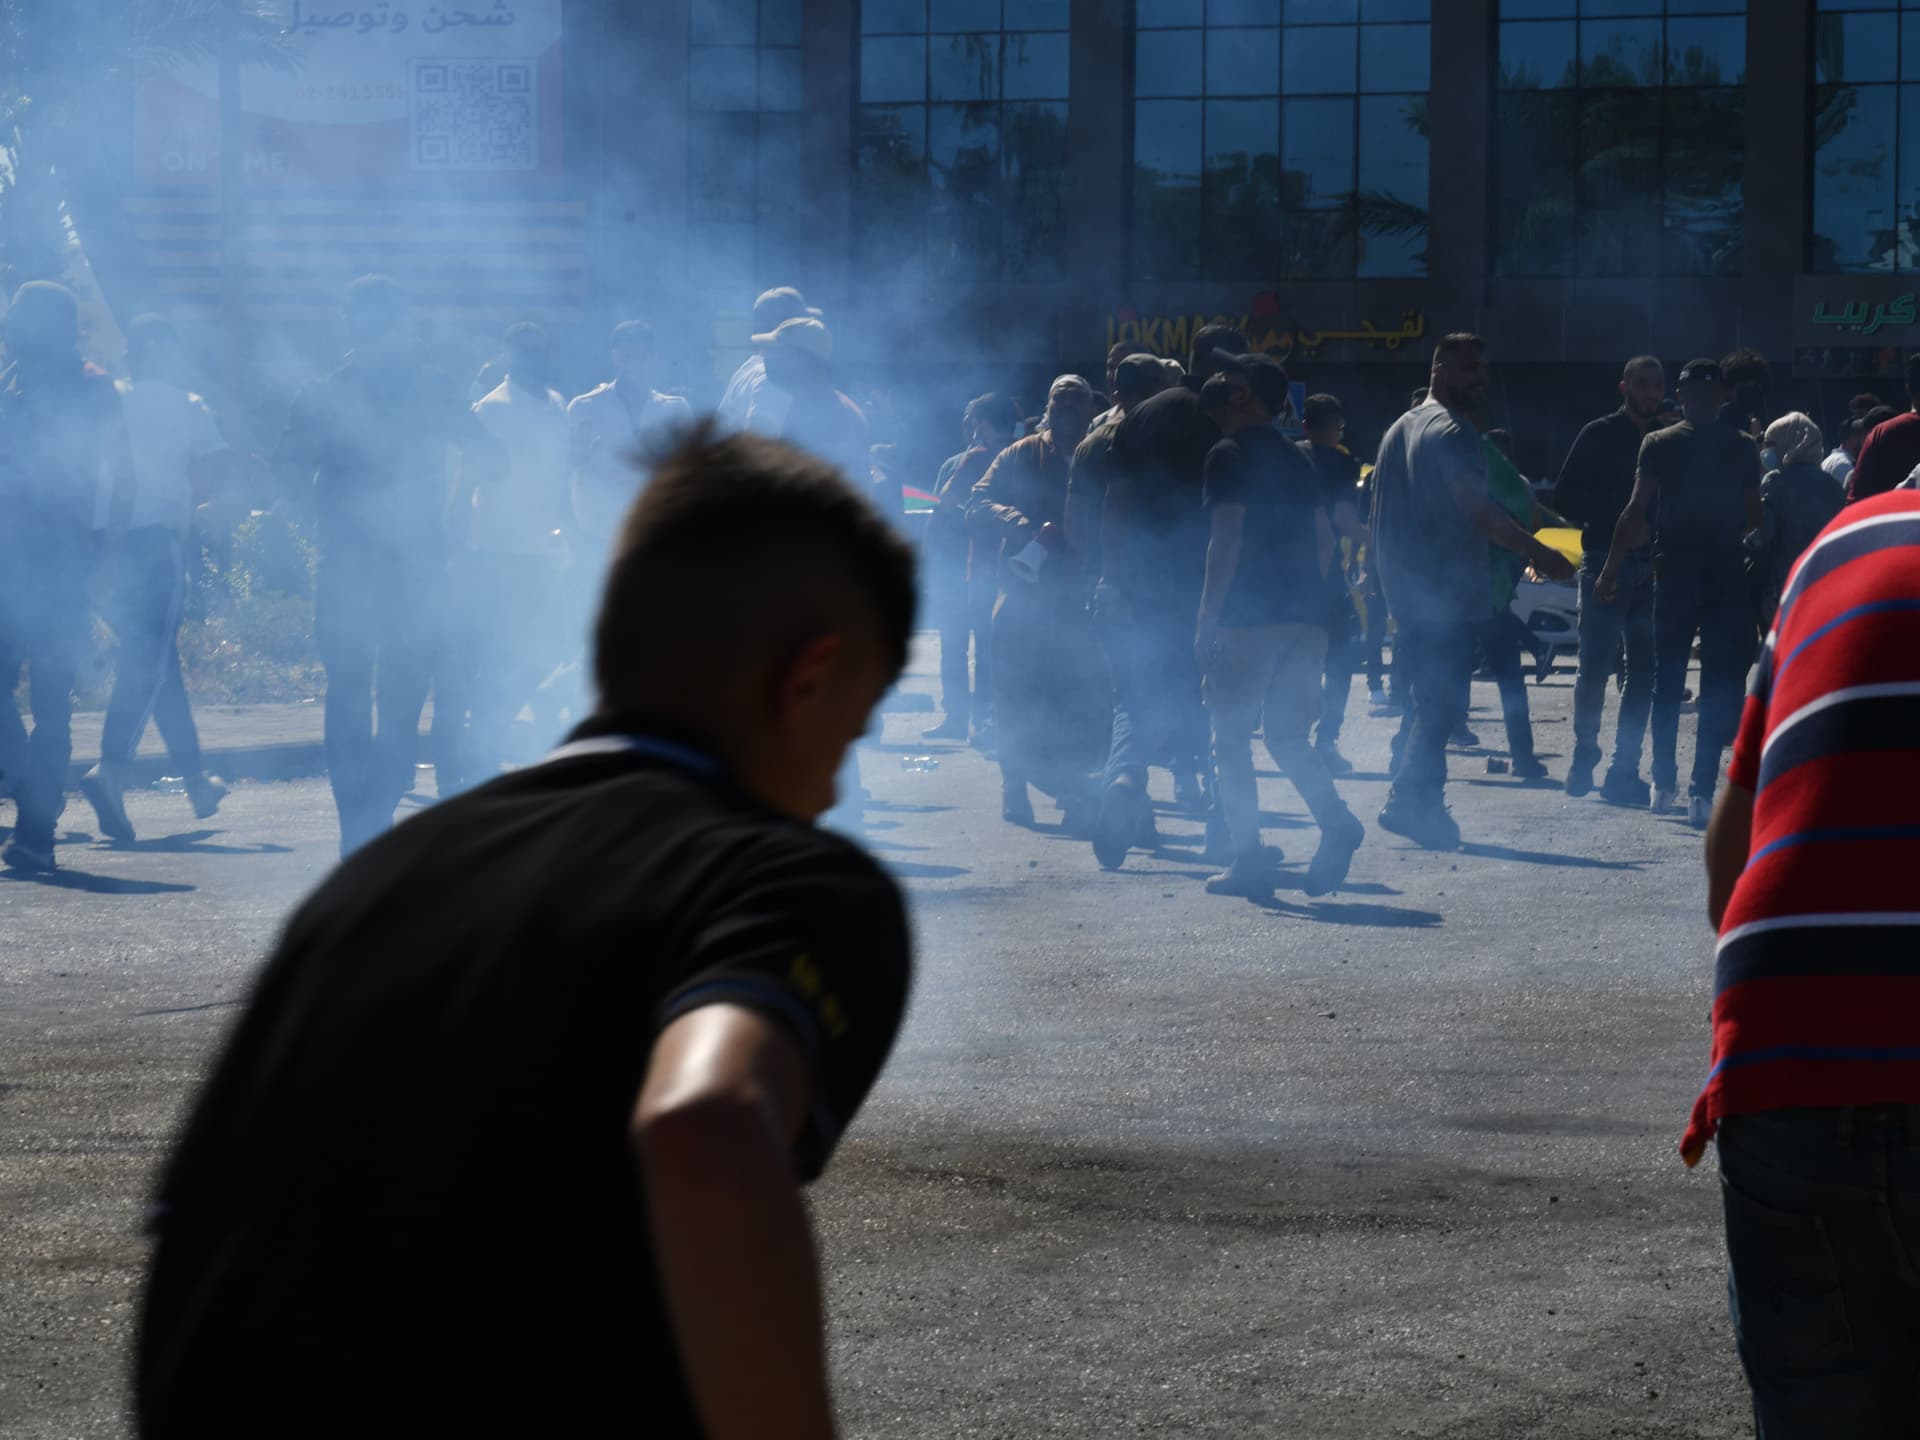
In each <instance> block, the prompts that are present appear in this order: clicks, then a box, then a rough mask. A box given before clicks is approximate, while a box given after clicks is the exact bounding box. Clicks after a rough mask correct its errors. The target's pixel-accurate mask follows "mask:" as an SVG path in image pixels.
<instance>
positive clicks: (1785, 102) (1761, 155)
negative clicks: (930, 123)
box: [1740, 0, 1814, 359]
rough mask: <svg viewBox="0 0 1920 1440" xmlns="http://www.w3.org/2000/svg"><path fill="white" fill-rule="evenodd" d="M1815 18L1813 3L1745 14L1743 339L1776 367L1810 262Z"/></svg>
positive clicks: (1789, 343) (1788, 342)
mask: <svg viewBox="0 0 1920 1440" xmlns="http://www.w3.org/2000/svg"><path fill="white" fill-rule="evenodd" d="M1813 11H1814V0H1767V3H1766V4H1764V5H1749V6H1748V7H1747V89H1746V125H1747V134H1746V144H1747V153H1746V167H1745V174H1744V175H1743V177H1742V182H1741V183H1742V193H1743V196H1744V201H1745V207H1744V212H1743V220H1742V224H1743V227H1744V233H1743V234H1742V236H1741V246H1742V250H1743V252H1744V254H1745V256H1746V267H1745V275H1744V278H1743V283H1742V286H1741V307H1740V308H1741V316H1740V332H1741V333H1740V339H1741V342H1742V343H1743V344H1748V345H1753V346H1755V347H1756V348H1758V349H1760V350H1763V351H1765V352H1766V353H1767V354H1768V355H1769V356H1771V357H1773V358H1775V359H1782V358H1785V357H1786V356H1788V355H1790V354H1791V353H1792V350H1793V323H1792V308H1791V307H1792V297H1793V282H1794V277H1795V276H1797V275H1799V274H1800V273H1801V271H1802V270H1804V269H1805V268H1806V262H1807V256H1806V243H1807V242H1806V231H1807V223H1806V221H1807V215H1808V200H1809V197H1810V189H1809V185H1810V175H1811V168H1812V167H1811V158H1812V157H1811V155H1810V154H1809V146H1810V144H1811V129H1812V113H1811V110H1812V104H1813V96H1812V90H1811V87H1810V86H1809V85H1808V83H1807V65H1808V60H1809V57H1810V56H1811V55H1812V53H1813V47H1812V36H1813Z"/></svg>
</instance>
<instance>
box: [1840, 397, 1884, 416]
mask: <svg viewBox="0 0 1920 1440" xmlns="http://www.w3.org/2000/svg"><path fill="white" fill-rule="evenodd" d="M1879 408H1880V397H1879V396H1878V395H1875V394H1874V393H1873V392H1872V391H1871V390H1862V391H1861V392H1860V393H1859V394H1858V395H1856V396H1854V397H1853V398H1852V399H1851V400H1849V401H1847V414H1849V415H1851V416H1852V417H1853V418H1854V419H1856V420H1858V419H1859V418H1860V417H1861V416H1862V415H1864V414H1866V413H1867V412H1868V411H1869V410H1877V409H1879Z"/></svg>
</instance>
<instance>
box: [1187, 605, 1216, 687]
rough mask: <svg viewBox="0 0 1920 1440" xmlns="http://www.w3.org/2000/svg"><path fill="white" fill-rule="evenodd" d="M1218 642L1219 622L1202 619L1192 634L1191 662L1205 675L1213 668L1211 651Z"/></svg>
mask: <svg viewBox="0 0 1920 1440" xmlns="http://www.w3.org/2000/svg"><path fill="white" fill-rule="evenodd" d="M1219 640H1220V622H1219V621H1218V620H1209V619H1206V618H1204V617H1203V618H1202V619H1201V621H1200V623H1199V625H1198V626H1196V627H1195V629H1194V632H1193V660H1194V663H1195V664H1196V665H1198V666H1199V667H1200V673H1201V674H1202V675H1204V674H1206V673H1207V671H1209V670H1211V669H1212V668H1213V649H1214V646H1215V645H1216V644H1217V643H1219Z"/></svg>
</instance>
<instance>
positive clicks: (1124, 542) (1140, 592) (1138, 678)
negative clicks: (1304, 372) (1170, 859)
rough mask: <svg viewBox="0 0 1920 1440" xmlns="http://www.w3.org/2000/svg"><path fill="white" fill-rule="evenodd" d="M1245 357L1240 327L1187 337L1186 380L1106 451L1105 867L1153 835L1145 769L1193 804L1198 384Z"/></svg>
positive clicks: (1100, 835)
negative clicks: (1167, 776)
mask: <svg viewBox="0 0 1920 1440" xmlns="http://www.w3.org/2000/svg"><path fill="white" fill-rule="evenodd" d="M1246 348H1247V346H1246V338H1245V337H1244V336H1242V335H1241V334H1240V333H1239V332H1238V331H1236V330H1230V329H1228V328H1227V327H1225V326H1219V325H1209V326H1206V327H1205V328H1203V329H1202V330H1201V331H1200V332H1199V333H1198V334H1197V335H1195V336H1194V337H1193V355H1192V359H1193V364H1192V367H1191V373H1190V374H1189V375H1188V377H1187V383H1186V384H1185V385H1175V386H1172V387H1171V388H1169V389H1167V390H1165V391H1163V392H1162V393H1161V394H1158V395H1155V396H1153V397H1152V398H1151V399H1147V400H1144V401H1142V402H1141V403H1140V404H1138V405H1135V406H1133V407H1131V408H1130V409H1129V410H1128V411H1127V414H1126V417H1125V418H1124V419H1122V420H1121V422H1120V424H1119V426H1118V427H1117V428H1116V429H1115V430H1114V433H1113V441H1112V444H1111V445H1110V446H1109V447H1108V451H1107V459H1108V464H1107V474H1108V477H1109V479H1108V484H1107V492H1106V500H1105V504H1104V507H1103V509H1102V518H1101V527H1100V537H1101V547H1100V565H1101V573H1100V583H1099V584H1098V585H1097V586H1096V587H1095V589H1094V615H1095V617H1096V618H1097V619H1098V620H1099V622H1100V630H1101V637H1102V643H1103V645H1104V646H1105V648H1106V652H1107V661H1108V665H1109V667H1110V669H1111V670H1112V674H1113V735H1112V742H1111V745H1110V746H1109V749H1108V754H1107V768H1106V777H1105V785H1104V788H1103V790H1102V792H1101V797H1100V818H1099V821H1098V824H1097V825H1096V827H1095V832H1094V839H1093V853H1094V857H1095V859H1097V860H1098V861H1099V862H1100V864H1102V865H1104V866H1107V867H1108V868H1114V867H1117V866H1119V865H1122V864H1124V863H1125V861H1126V858H1127V851H1128V849H1129V848H1130V847H1131V846H1132V845H1133V844H1134V843H1135V841H1136V840H1137V839H1138V838H1140V837H1141V836H1142V835H1143V834H1146V833H1148V832H1149V831H1150V827H1151V824H1152V819H1153V807H1152V804H1151V802H1150V801H1149V800H1148V798H1147V767H1148V766H1149V765H1165V764H1169V763H1171V764H1172V765H1173V766H1174V767H1175V768H1174V776H1175V793H1176V795H1183V794H1184V795H1191V796H1192V797H1193V798H1195V799H1198V789H1197V786H1196V785H1194V784H1193V780H1194V777H1195V775H1196V772H1197V771H1198V770H1199V769H1200V768H1201V766H1202V764H1203V763H1204V757H1205V752H1206V715H1205V713H1204V712H1203V711H1202V710H1201V708H1200V683H1199V678H1200V677H1199V675H1198V674H1197V673H1196V672H1195V670H1194V667H1193V655H1192V646H1191V644H1190V643H1189V642H1190V640H1191V635H1190V633H1189V632H1190V628H1191V626H1192V624H1193V613H1194V609H1195V607H1196V606H1197V605H1198V604H1199V602H1200V582H1201V578H1202V575H1203V573H1204V571H1205V569H1206V554H1207V529H1206V517H1205V516H1204V515H1203V514H1202V513H1201V509H1200V484H1201V469H1202V467H1203V466H1204V465H1205V464H1206V458H1207V451H1208V450H1209V449H1211V448H1212V446H1213V443H1214V441H1216V440H1218V439H1219V438H1220V431H1219V428H1218V427H1217V426H1215V425H1214V423H1213V421H1212V420H1210V419H1208V418H1207V416H1206V414H1205V412H1204V411H1203V410H1202V409H1201V406H1200V387H1201V385H1203V384H1204V383H1205V381H1206V379H1207V377H1208V376H1210V375H1212V374H1214V373H1215V372H1216V371H1217V370H1218V369H1219V368H1220V366H1221V364H1222V362H1223V361H1225V360H1227V359H1230V358H1231V357H1233V356H1236V355H1239V354H1240V353H1241V352H1243V351H1244V350H1245V349H1246ZM1214 829H1215V827H1214V826H1213V825H1211V824H1210V825H1209V848H1210V849H1211V848H1213V841H1214V839H1215V836H1214V835H1213V833H1212V832H1213V831H1214Z"/></svg>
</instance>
